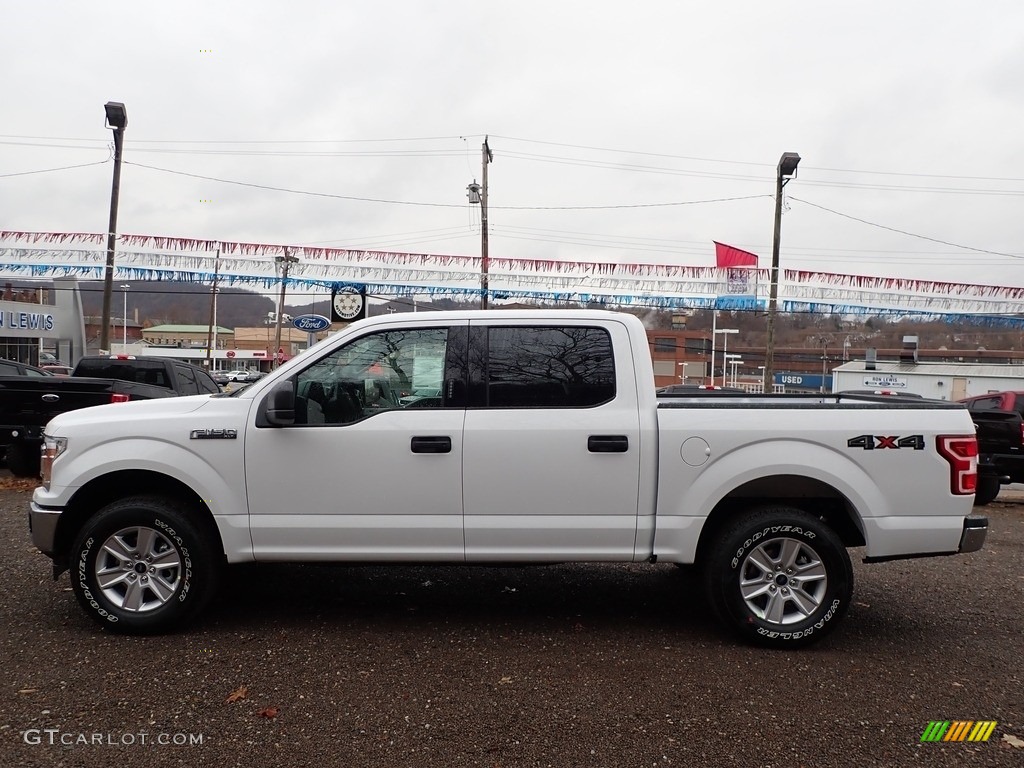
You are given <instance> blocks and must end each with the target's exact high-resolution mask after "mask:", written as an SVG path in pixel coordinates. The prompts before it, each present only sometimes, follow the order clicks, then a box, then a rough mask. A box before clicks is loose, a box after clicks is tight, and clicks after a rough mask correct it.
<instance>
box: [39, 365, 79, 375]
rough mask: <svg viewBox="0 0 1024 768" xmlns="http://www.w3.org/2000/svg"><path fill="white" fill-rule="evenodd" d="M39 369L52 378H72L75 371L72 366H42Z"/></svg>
mask: <svg viewBox="0 0 1024 768" xmlns="http://www.w3.org/2000/svg"><path fill="white" fill-rule="evenodd" d="M39 367H40V368H42V370H44V371H46V372H47V373H48V374H50V375H51V376H70V375H71V374H72V372H73V371H74V370H75V369H74V368H73V367H71V366H70V365H41V366H39Z"/></svg>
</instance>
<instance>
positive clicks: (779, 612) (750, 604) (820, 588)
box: [703, 506, 853, 648]
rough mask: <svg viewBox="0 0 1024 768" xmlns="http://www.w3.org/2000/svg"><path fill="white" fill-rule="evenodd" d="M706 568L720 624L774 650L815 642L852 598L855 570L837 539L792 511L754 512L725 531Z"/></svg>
mask: <svg viewBox="0 0 1024 768" xmlns="http://www.w3.org/2000/svg"><path fill="white" fill-rule="evenodd" d="M703 568H704V581H705V588H706V589H707V594H708V598H709V601H710V603H711V607H712V609H713V610H714V612H715V613H716V615H717V616H718V618H719V619H720V620H721V621H722V622H724V623H725V624H726V625H728V626H729V627H730V628H732V629H733V630H734V631H736V632H737V633H739V634H740V635H741V636H742V637H743V638H744V639H746V640H748V641H750V642H752V643H756V644H758V645H764V646H768V647H773V648H797V647H799V646H802V645H808V644H810V643H813V642H815V641H817V640H820V639H821V638H822V637H824V636H825V635H826V634H828V633H829V632H831V631H832V630H833V629H834V628H835V626H836V625H837V624H838V623H839V622H840V620H841V619H842V617H843V615H844V614H845V613H846V610H847V609H848V608H849V605H850V599H851V597H852V595H853V567H852V566H851V564H850V557H849V555H848V554H847V552H846V548H845V547H844V546H843V544H842V542H841V541H840V540H839V537H838V536H837V535H836V534H835V533H834V532H833V531H832V530H831V529H830V528H829V527H828V526H826V525H825V524H824V523H822V522H821V521H820V520H819V519H818V518H816V517H814V516H813V515H810V514H808V513H806V512H804V511H802V510H799V509H794V508H791V507H781V506H780V507H766V508H762V509H759V510H755V511H753V512H751V513H750V514H749V515H744V516H743V518H742V519H740V520H738V521H737V522H735V523H733V524H732V525H731V526H729V527H726V528H725V529H724V530H723V531H721V532H720V534H719V535H718V537H717V540H716V541H714V542H713V543H712V545H711V547H710V549H709V551H708V553H707V557H706V558H705V561H704V563H703Z"/></svg>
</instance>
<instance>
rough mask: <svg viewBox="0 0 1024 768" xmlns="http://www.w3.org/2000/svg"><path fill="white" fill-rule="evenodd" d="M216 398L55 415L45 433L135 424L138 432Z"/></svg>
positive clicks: (114, 405)
mask: <svg viewBox="0 0 1024 768" xmlns="http://www.w3.org/2000/svg"><path fill="white" fill-rule="evenodd" d="M211 397H212V395H189V396H188V397H163V398H160V399H159V400H133V401H132V402H129V403H109V404H107V405H94V406H92V407H91V408H80V409H78V410H77V411H68V412H67V413H62V414H60V415H59V416H55V417H54V418H53V419H52V420H51V421H50V423H49V424H47V425H46V429H45V430H44V431H45V432H46V434H48V435H61V434H63V433H64V432H66V431H67V430H68V429H75V430H80V429H82V428H83V427H85V428H89V427H91V426H94V425H103V426H104V427H105V428H109V427H110V425H111V424H126V423H130V424H132V425H133V427H134V429H135V430H136V431H139V430H140V429H142V428H143V426H144V423H145V422H146V421H148V420H161V419H166V418H168V417H175V416H184V415H186V414H189V413H194V412H195V411H197V410H199V409H200V408H202V407H203V406H204V405H206V404H207V403H209V402H210V398H211Z"/></svg>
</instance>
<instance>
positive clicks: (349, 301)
mask: <svg viewBox="0 0 1024 768" xmlns="http://www.w3.org/2000/svg"><path fill="white" fill-rule="evenodd" d="M364 317H366V287H365V286H362V287H358V288H357V287H356V286H354V285H344V286H341V287H340V288H335V289H334V291H332V292H331V322H334V323H351V322H353V321H355V320H362V319H363V318H364Z"/></svg>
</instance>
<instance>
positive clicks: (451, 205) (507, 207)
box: [124, 160, 771, 211]
mask: <svg viewBox="0 0 1024 768" xmlns="http://www.w3.org/2000/svg"><path fill="white" fill-rule="evenodd" d="M124 164H125V165H134V166H136V167H137V168H146V169H148V170H151V171H158V172H160V173H171V174H174V175H176V176H187V177H189V178H192V179H202V180H204V181H216V182H219V183H221V184H234V185H236V186H240V187H250V188H252V189H265V190H269V191H271V192H287V193H289V194H293V195H308V196H310V197H325V198H330V199H334V200H354V201H358V202H364V203H387V204H390V205H415V206H422V207H428V208H465V207H466V203H425V202H417V201H411V200H386V199H382V198H374V197H357V196H355V195H337V194H332V193H330V192H312V191H309V190H304V189H290V188H288V187H275V186H272V185H269V184H255V183H253V182H248V181H235V180H233V179H221V178H217V177H215V176H204V175H202V174H198V173H188V172H186V171H174V170H171V169H170V168H159V167H157V166H154V165H145V164H144V163H134V162H131V161H128V160H125V161H124ZM759 197H771V195H746V196H743V197H720V198H713V199H709V200H682V201H673V202H667V203H630V204H620V205H548V206H537V205H495V206H489V207H491V208H500V209H502V210H507V211H591V210H614V209H623V208H665V207H670V206H679V205H698V204H702V203H724V202H732V201H736V200H754V199H756V198H759Z"/></svg>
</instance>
